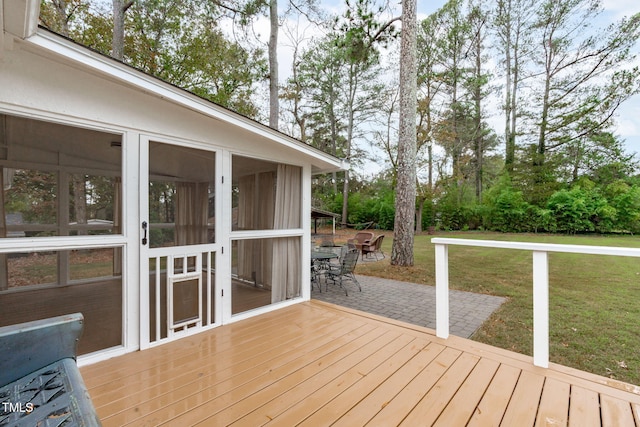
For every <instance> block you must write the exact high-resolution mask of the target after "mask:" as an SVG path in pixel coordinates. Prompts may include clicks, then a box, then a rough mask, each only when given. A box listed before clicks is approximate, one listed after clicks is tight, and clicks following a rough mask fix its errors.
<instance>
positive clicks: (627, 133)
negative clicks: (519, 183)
mask: <svg viewBox="0 0 640 427" xmlns="http://www.w3.org/2000/svg"><path fill="white" fill-rule="evenodd" d="M319 1H320V3H321V4H322V7H323V9H324V10H326V11H327V12H330V13H332V14H341V13H342V11H344V9H345V2H344V0H319ZM417 2H418V20H421V19H424V18H426V17H427V16H428V15H430V14H431V13H433V12H435V11H436V10H438V9H439V8H441V7H442V6H443V5H444V4H445V3H446V1H445V0H417ZM282 3H284V2H281V3H280V4H282ZM391 4H392V5H393V7H394V9H395V10H394V11H393V15H396V16H397V15H400V13H401V1H400V0H392V1H391ZM602 5H603V7H604V12H603V13H602V14H601V16H600V19H601V20H602V23H594V25H595V26H597V27H605V26H606V25H608V24H610V23H613V22H615V21H617V20H619V19H621V18H623V17H625V16H626V17H628V16H631V15H633V14H634V13H637V12H640V2H638V0H603V1H602ZM296 24H298V22H295V23H292V24H291V27H293V26H295V25H296ZM263 28H264V29H263V30H261V31H262V33H263V34H264V35H268V23H265V26H264V27H263ZM314 31H315V30H314V29H312V28H310V27H309V28H307V29H306V30H304V35H305V36H306V37H310V36H311V35H313V34H314ZM287 43H288V42H287V38H286V35H285V34H283V31H282V30H281V31H280V35H279V45H280V47H279V74H280V75H279V79H280V84H284V82H285V81H286V78H287V77H288V76H289V75H290V74H291V71H290V70H291V62H292V49H291V48H290V47H287V46H286V45H287ZM638 50H639V51H640V42H639V46H638ZM637 63H638V65H640V59H638V61H637ZM494 116H495V117H494V118H493V119H490V120H489V121H490V122H491V121H492V120H495V123H492V124H493V125H494V128H496V129H501V128H502V127H503V125H502V122H501V121H502V116H501V114H498V112H496V114H495V115H494ZM616 122H617V126H616V129H615V133H616V134H617V135H618V136H619V137H621V138H622V139H623V140H625V144H626V148H627V151H628V152H630V153H631V152H636V153H638V158H639V159H640V95H637V96H635V97H634V98H631V99H630V100H628V101H627V102H626V103H624V104H623V105H622V106H621V107H620V108H619V109H618V113H617V117H616ZM496 125H497V126H496Z"/></svg>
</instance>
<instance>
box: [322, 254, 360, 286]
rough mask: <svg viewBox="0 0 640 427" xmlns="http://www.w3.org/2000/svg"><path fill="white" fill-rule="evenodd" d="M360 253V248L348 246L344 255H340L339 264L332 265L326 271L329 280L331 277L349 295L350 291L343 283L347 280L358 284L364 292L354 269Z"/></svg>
mask: <svg viewBox="0 0 640 427" xmlns="http://www.w3.org/2000/svg"><path fill="white" fill-rule="evenodd" d="M359 255H360V254H359V251H358V249H351V248H348V249H347V250H346V252H345V254H344V256H342V257H340V263H339V264H338V265H333V266H330V267H329V269H328V270H327V272H326V274H327V280H328V279H331V281H333V283H334V284H335V283H336V282H337V283H338V284H339V285H340V287H341V288H342V289H344V293H345V295H346V296H349V293H348V292H347V288H346V287H345V286H343V283H344V282H345V281H347V280H351V281H352V282H354V283H355V284H356V285H358V289H360V292H362V287H361V286H360V283H358V280H357V279H356V276H355V275H354V270H355V269H356V264H357V263H358V256H359ZM327 286H328V283H327Z"/></svg>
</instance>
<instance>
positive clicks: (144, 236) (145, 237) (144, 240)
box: [142, 221, 148, 245]
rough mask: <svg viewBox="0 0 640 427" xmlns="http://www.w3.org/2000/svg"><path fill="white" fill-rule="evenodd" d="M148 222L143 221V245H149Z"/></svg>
mask: <svg viewBox="0 0 640 427" xmlns="http://www.w3.org/2000/svg"><path fill="white" fill-rule="evenodd" d="M147 225H148V224H147V221H142V230H143V231H144V235H143V236H142V244H143V245H146V244H147Z"/></svg>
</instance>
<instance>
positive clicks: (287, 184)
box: [271, 164, 302, 303]
mask: <svg viewBox="0 0 640 427" xmlns="http://www.w3.org/2000/svg"><path fill="white" fill-rule="evenodd" d="M301 192H302V173H301V169H300V168H299V167H297V166H290V165H282V164H279V165H278V172H277V179H276V192H275V212H274V223H273V228H275V229H287V228H299V227H300V220H301V218H300V216H301V209H302V207H301V204H302V200H301ZM300 250H301V248H300V238H298V237H286V238H278V239H273V242H272V252H273V259H272V266H273V267H272V279H271V282H272V291H271V302H272V303H275V302H279V301H284V300H286V299H290V298H295V297H297V296H299V295H300V280H301V265H300Z"/></svg>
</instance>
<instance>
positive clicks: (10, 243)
mask: <svg viewBox="0 0 640 427" xmlns="http://www.w3.org/2000/svg"><path fill="white" fill-rule="evenodd" d="M126 243H127V241H126V239H125V238H124V237H123V236H121V235H113V236H111V235H110V236H105V235H102V236H59V237H36V238H25V237H16V238H3V239H1V240H0V253H11V252H43V251H60V250H66V249H97V248H112V247H124V246H125V245H126Z"/></svg>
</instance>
